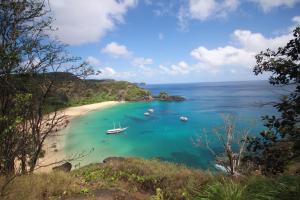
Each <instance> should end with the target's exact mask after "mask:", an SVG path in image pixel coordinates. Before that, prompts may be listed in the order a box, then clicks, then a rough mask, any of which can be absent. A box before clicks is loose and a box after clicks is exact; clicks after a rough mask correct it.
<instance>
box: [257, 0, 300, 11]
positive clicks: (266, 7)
mask: <svg viewBox="0 0 300 200" xmlns="http://www.w3.org/2000/svg"><path fill="white" fill-rule="evenodd" d="M252 1H253V2H255V3H257V4H259V6H260V7H261V8H262V9H263V11H264V12H269V11H270V10H272V9H273V8H276V7H281V6H284V7H289V8H291V7H294V6H295V5H296V4H297V3H299V2H300V1H299V0H252Z"/></svg>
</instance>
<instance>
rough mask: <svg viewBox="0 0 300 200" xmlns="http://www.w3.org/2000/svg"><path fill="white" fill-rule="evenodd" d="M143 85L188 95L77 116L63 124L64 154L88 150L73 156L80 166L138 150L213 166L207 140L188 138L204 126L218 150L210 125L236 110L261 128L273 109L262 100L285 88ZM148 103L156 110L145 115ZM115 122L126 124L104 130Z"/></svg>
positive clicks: (249, 125) (241, 122) (244, 122)
mask: <svg viewBox="0 0 300 200" xmlns="http://www.w3.org/2000/svg"><path fill="white" fill-rule="evenodd" d="M144 87H145V88H146V89H149V90H150V91H151V92H152V94H158V93H159V92H160V91H166V92H168V93H169V94H171V95H181V96H184V97H185V98H186V101H183V102H159V101H154V102H137V103H125V104H120V105H116V106H113V107H111V108H107V109H103V110H99V111H94V112H90V113H88V114H87V115H85V116H82V117H80V118H76V119H75V120H73V121H72V122H71V124H70V125H69V127H68V128H67V129H66V130H65V131H67V132H68V134H67V135H66V137H67V138H66V140H65V141H66V153H67V155H69V156H72V155H74V154H78V153H82V152H89V151H92V152H91V153H90V154H89V155H88V156H87V157H85V158H84V159H83V160H80V161H76V163H78V162H80V164H81V166H82V165H85V164H89V163H92V162H101V161H102V160H103V159H104V158H106V157H109V156H137V157H143V158H159V159H162V160H167V161H171V162H176V163H180V164H186V165H188V166H191V167H196V168H202V169H212V168H213V166H214V162H213V161H214V159H213V156H212V155H211V154H210V152H209V151H208V150H207V148H206V147H205V145H203V146H200V147H197V146H195V145H194V144H193V142H192V140H193V139H195V138H197V137H203V136H204V132H206V135H207V136H208V140H209V142H210V146H211V147H212V148H214V150H215V151H216V152H219V151H221V150H222V147H221V144H220V142H219V141H218V140H217V139H216V137H215V135H214V133H213V131H212V130H213V129H214V128H216V127H221V126H222V124H223V119H222V116H223V115H224V114H230V115H233V116H235V118H236V122H237V129H239V130H242V129H247V130H250V132H251V134H252V135H255V134H258V133H259V132H260V131H261V130H263V126H262V122H261V116H262V115H266V114H275V115H276V112H275V110H274V108H273V107H272V106H271V105H266V106H263V104H265V103H268V102H274V101H277V100H278V99H279V97H280V95H282V94H283V91H281V90H280V89H278V88H276V87H274V86H271V85H269V84H268V82H267V81H250V82H220V83H192V84H163V85H146V86H144ZM149 108H153V109H154V110H155V111H154V113H153V114H152V115H151V116H144V114H143V113H144V112H146V111H147V110H148V109H149ZM180 116H187V117H188V118H189V120H188V121H187V122H181V121H180V120H179V117H180ZM114 122H115V123H116V124H117V125H118V124H119V123H120V124H121V126H128V127H129V128H128V130H127V131H126V132H123V133H121V134H119V135H107V134H105V131H106V130H107V129H111V128H112V127H113V123H114ZM74 164H75V163H74Z"/></svg>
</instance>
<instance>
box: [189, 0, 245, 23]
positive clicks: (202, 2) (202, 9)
mask: <svg viewBox="0 0 300 200" xmlns="http://www.w3.org/2000/svg"><path fill="white" fill-rule="evenodd" d="M238 5H239V1H238V0H222V1H216V0H189V13H190V18H192V19H198V20H202V21H203V20H206V19H207V18H209V17H211V16H226V15H227V13H228V12H230V11H233V10H235V9H236V8H237V7H238Z"/></svg>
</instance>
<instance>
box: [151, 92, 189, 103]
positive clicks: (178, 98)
mask: <svg viewBox="0 0 300 200" xmlns="http://www.w3.org/2000/svg"><path fill="white" fill-rule="evenodd" d="M154 100H159V101H184V100H185V98H184V97H183V96H178V95H175V96H169V94H168V93H167V92H160V93H159V95H158V96H155V97H154Z"/></svg>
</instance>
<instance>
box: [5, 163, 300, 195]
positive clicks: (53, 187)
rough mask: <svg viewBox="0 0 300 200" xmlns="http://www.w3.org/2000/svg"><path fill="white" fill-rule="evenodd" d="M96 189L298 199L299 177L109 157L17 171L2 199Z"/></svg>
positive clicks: (94, 192)
mask: <svg viewBox="0 0 300 200" xmlns="http://www.w3.org/2000/svg"><path fill="white" fill-rule="evenodd" d="M2 182H3V179H1V178H0V186H1V183H2ZM99 190H116V191H121V192H123V193H124V194H126V195H131V196H134V197H135V198H136V199H146V200H147V199H148V200H172V199H174V200H175V199H176V200H177V199H179V200H248V199H249V200H252V199H253V200H299V199H300V177H299V176H296V175H295V176H288V175H284V176H279V177H276V178H267V177H261V176H250V177H243V178H231V177H227V176H222V175H212V174H211V173H209V172H205V171H201V170H196V169H191V168H188V167H185V166H183V165H178V164H174V163H169V162H163V161H159V160H144V159H138V158H126V159H112V160H109V161H108V162H106V163H100V164H91V165H88V166H85V167H82V168H80V169H76V170H74V171H72V172H71V173H63V172H53V173H49V174H33V175H25V176H21V177H17V178H16V179H15V180H14V181H13V183H12V184H11V185H9V187H8V188H7V190H6V196H5V198H2V199H7V200H19V199H22V200H26V199H30V200H31V199H33V200H35V199H74V198H75V197H78V196H79V197H80V199H96V198H97V195H101V193H99ZM112 195H116V192H112ZM0 198H1V197H0ZM121 199H122V198H121ZM129 199H130V198H129Z"/></svg>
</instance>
